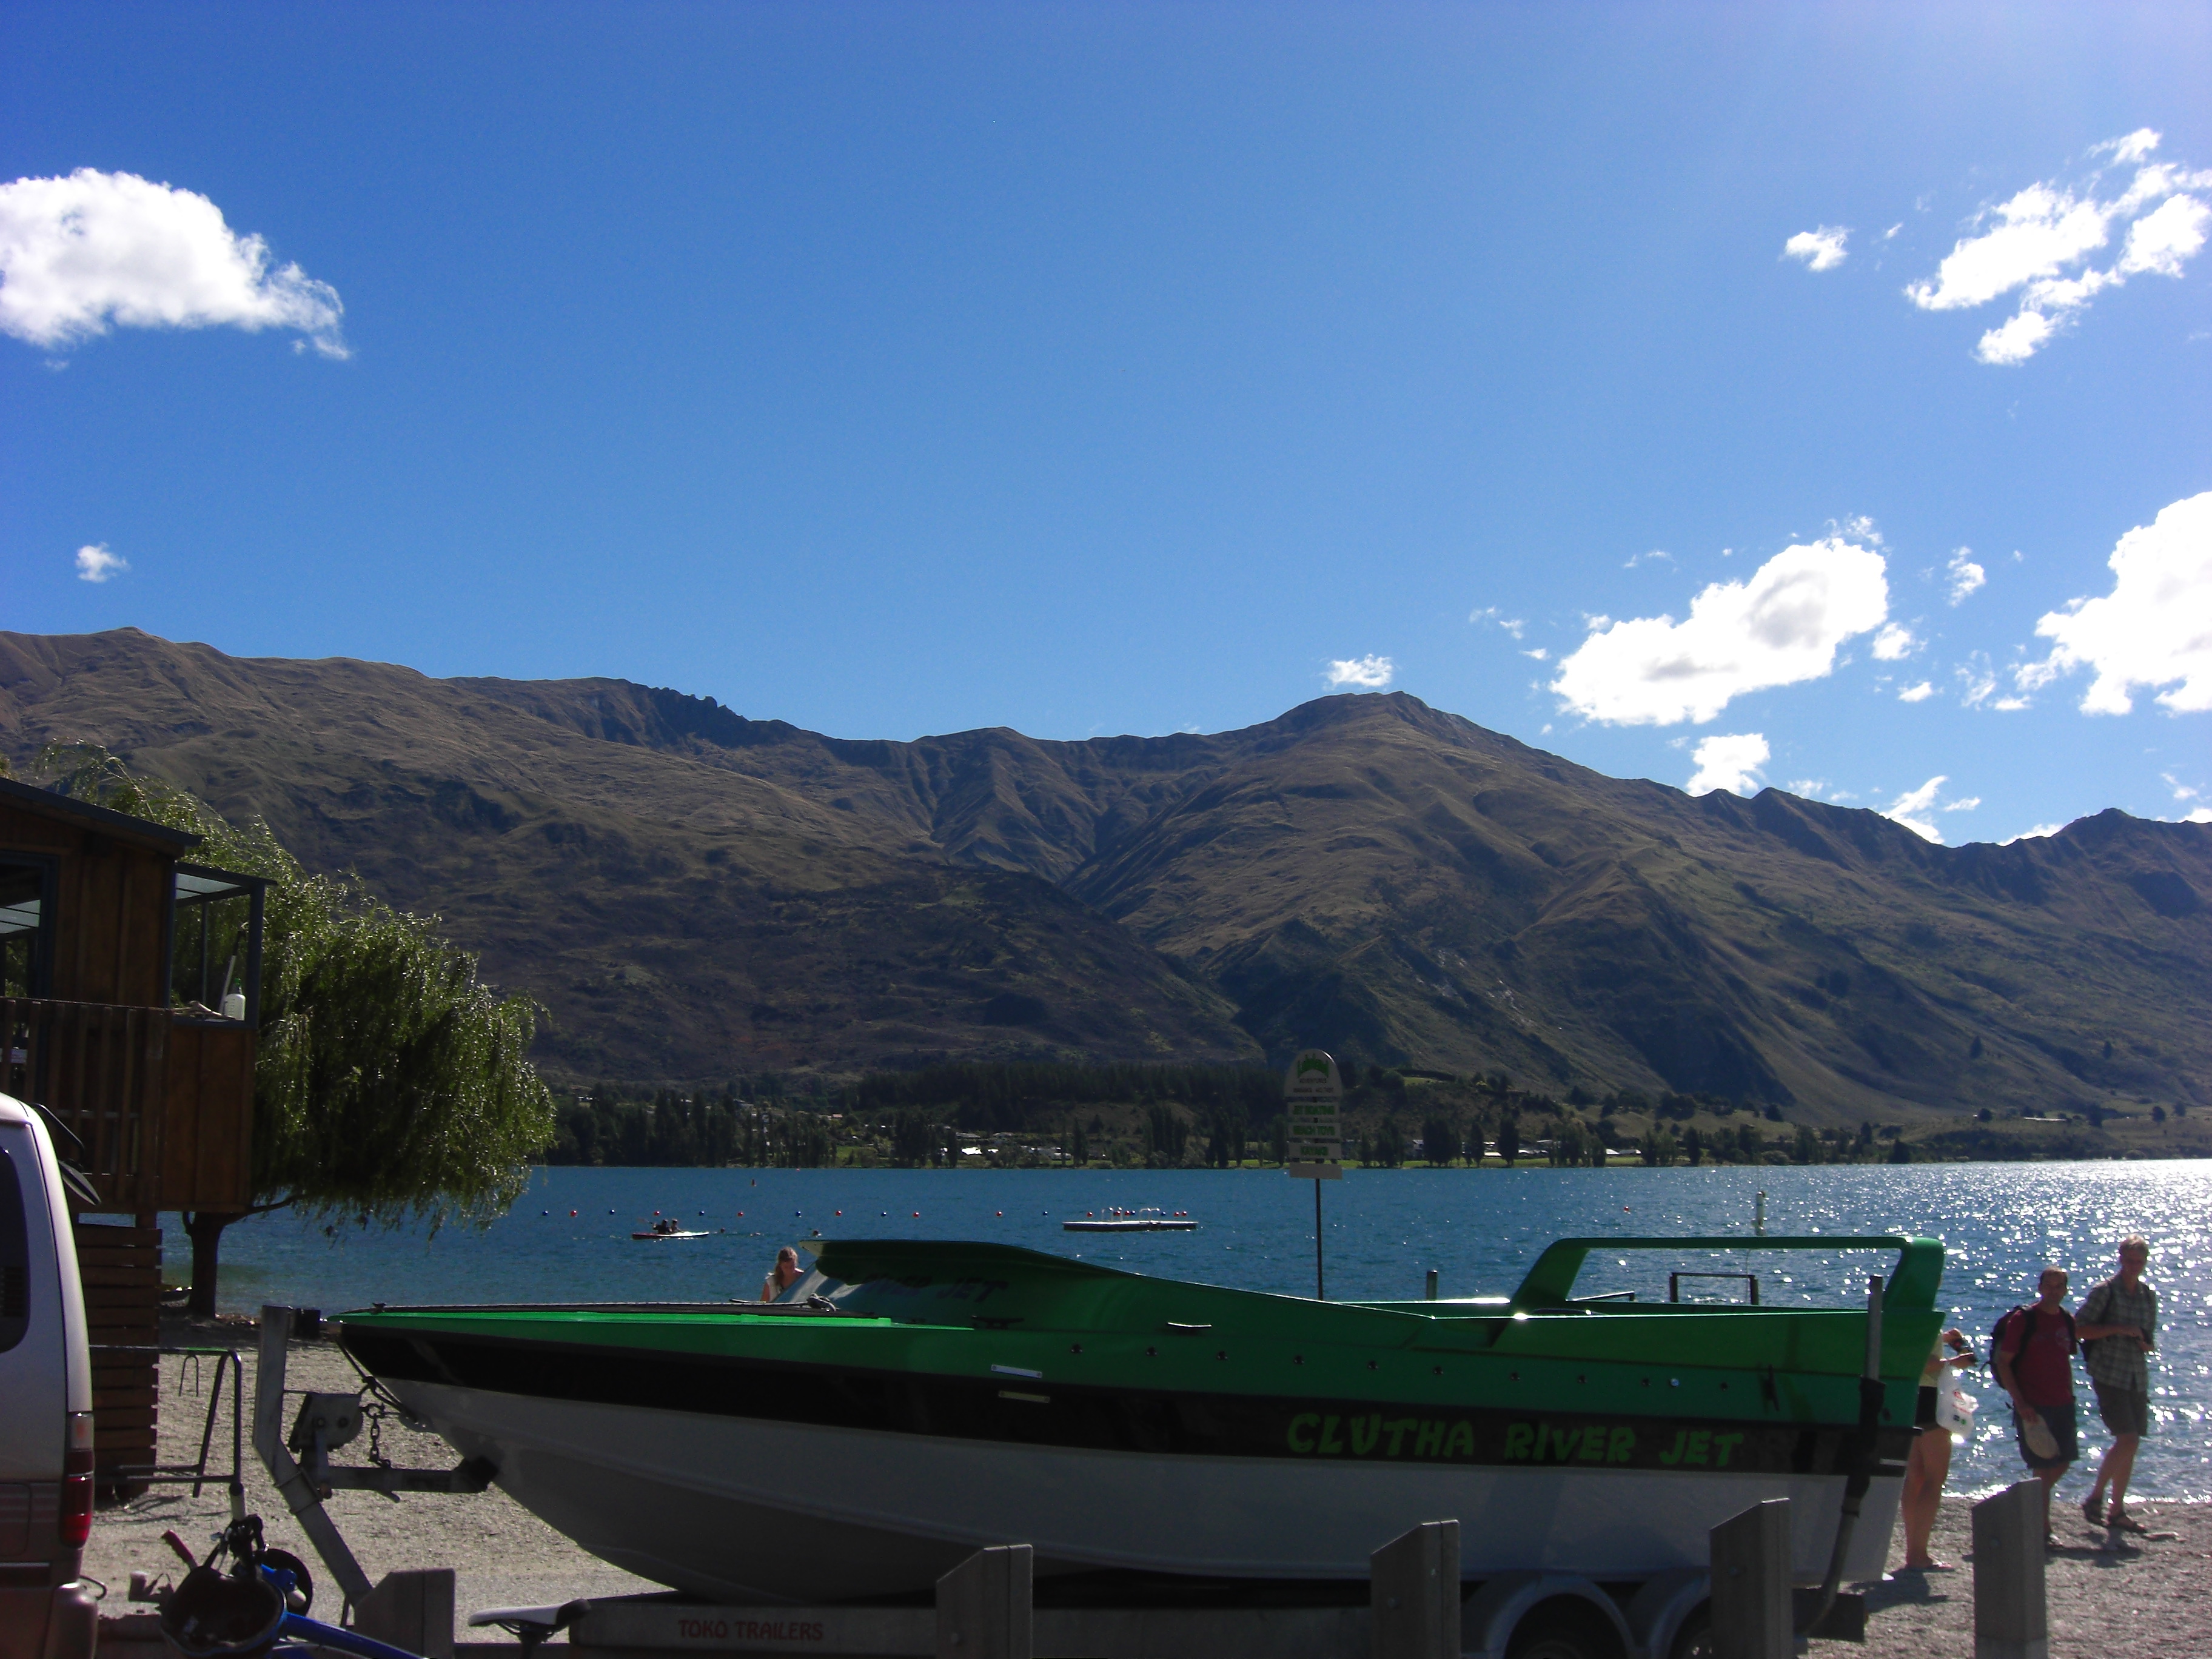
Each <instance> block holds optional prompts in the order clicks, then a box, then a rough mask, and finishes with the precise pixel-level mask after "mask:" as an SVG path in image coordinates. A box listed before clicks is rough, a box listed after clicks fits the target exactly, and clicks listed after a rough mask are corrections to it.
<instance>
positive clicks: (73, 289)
mask: <svg viewBox="0 0 2212 1659" xmlns="http://www.w3.org/2000/svg"><path fill="white" fill-rule="evenodd" d="M344 310H345V307H343V305H342V304H341V303H340V302H339V300H338V295H337V289H334V288H332V287H331V285H330V284H329V283H319V282H317V281H316V280H315V279H314V278H313V277H311V276H308V275H307V272H306V271H304V270H301V269H300V267H299V266H298V265H296V264H288V265H283V266H281V267H279V268H277V269H276V270H270V254H269V245H268V244H267V243H266V242H264V241H263V240H261V238H260V237H258V236H240V235H239V234H236V233H235V232H234V231H233V230H232V229H231V228H230V227H229V226H228V225H227V224H225V223H224V222H223V217H222V210H221V209H219V208H217V207H216V204H214V203H213V202H210V200H208V198H207V197H204V196H200V195H197V194H195V193H194V192H192V191H188V190H175V189H172V188H171V187H170V186H169V185H156V184H153V183H149V181H148V180H146V179H141V178H139V177H137V175H136V174H133V173H100V172H97V171H95V170H94V169H93V168H91V167H80V168H78V169H77V170H76V172H75V173H71V174H70V175H69V176H68V177H67V178H65V179H16V180H15V183H13V184H9V185H0V333H7V334H12V335H14V336H15V337H16V338H17V339H19V340H27V341H29V342H30V343H32V344H33V345H37V346H45V347H48V348H60V347H67V346H70V345H74V344H76V343H77V342H79V341H81V340H85V339H88V338H90V337H92V336H94V335H96V334H105V333H106V331H108V329H109V327H110V326H111V325H119V326H122V327H125V328H206V327H210V326H216V325H221V326H228V327H233V328H243V329H247V330H258V329H264V328H285V329H293V330H296V331H298V332H299V333H301V335H303V336H304V337H306V340H307V341H312V342H313V344H314V347H315V349H317V350H318V351H319V352H321V353H322V354H323V355H324V356H326V357H343V356H345V355H346V347H345V342H344V340H343V337H342V336H341V335H340V333H339V322H340V319H341V318H342V317H343V314H344Z"/></svg>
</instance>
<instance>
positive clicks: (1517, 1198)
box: [165, 1163, 2212, 1498]
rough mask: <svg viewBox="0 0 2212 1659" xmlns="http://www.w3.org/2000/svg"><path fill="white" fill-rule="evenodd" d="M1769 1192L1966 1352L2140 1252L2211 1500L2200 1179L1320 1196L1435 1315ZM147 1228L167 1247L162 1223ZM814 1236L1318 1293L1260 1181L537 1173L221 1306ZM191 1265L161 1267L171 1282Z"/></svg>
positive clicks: (1788, 1224) (579, 1280)
mask: <svg viewBox="0 0 2212 1659" xmlns="http://www.w3.org/2000/svg"><path fill="white" fill-rule="evenodd" d="M1762 1188H1763V1189H1764V1190H1765V1192H1766V1194H1767V1204H1766V1218H1767V1231H1769V1232H1771V1233H1777V1234H1784V1233H1807V1234H1810V1233H1820V1234H1831V1233H1834V1234H1851V1233H1857V1234H1866V1233H1891V1232H1905V1233H1915V1234H1925V1235H1928V1236H1931V1237H1936V1238H1940V1239H1942V1241H1943V1242H1944V1244H1945V1247H1946V1251H1947V1255H1946V1263H1945V1268H1944V1276H1943V1286H1942V1292H1941V1295H1940V1297H1939V1301H1940V1302H1941V1304H1942V1305H1943V1306H1944V1307H1946V1308H1947V1309H1948V1310H1950V1315H1951V1318H1952V1321H1953V1322H1954V1323H1956V1324H1957V1325H1959V1326H1960V1328H1962V1329H1964V1330H1965V1331H1966V1334H1967V1335H1968V1336H1969V1337H1970V1338H1972V1340H1973V1341H1974V1344H1975V1346H1976V1347H1977V1348H1985V1347H1986V1346H1987V1340H1988V1334H1989V1329H1990V1325H1991V1324H1992V1323H1993V1322H1995V1320H1996V1316H1998V1315H1999V1314H2000V1313H2002V1311H2003V1310H2005V1309H2007V1308H2008V1307H2011V1306H2013V1305H2014V1304H2016V1303H2021V1302H2025V1301H2032V1300H2033V1297H2034V1285H2035V1277H2036V1273H2037V1272H2038V1270H2039V1268H2040V1267H2043V1265H2044V1264H2045V1262H2056V1263H2057V1264H2058V1265H2060V1266H2062V1267H2065V1268H2067V1269H2068V1270H2069V1272H2070V1273H2072V1274H2073V1279H2074V1284H2073V1298H2074V1300H2075V1302H2078V1301H2079V1300H2080V1298H2081V1296H2083V1295H2084V1294H2086V1293H2087V1291H2088V1289H2089V1287H2090V1286H2091V1285H2094V1284H2096V1283H2097V1282H2098V1281H2099V1280H2100V1279H2104V1278H2106V1277H2107V1276H2109V1274H2110V1273H2112V1267H2113V1255H2114V1247H2115V1246H2116V1245H2117V1244H2118V1241H2119V1240H2120V1239H2121V1238H2122V1237H2125V1236H2126V1235H2127V1234H2129V1233H2130V1232H2141V1233H2142V1234H2143V1235H2145V1236H2146V1237H2148V1239H2149V1240H2150V1243H2151V1262H2150V1267H2149V1271H2148V1278H2149V1279H2150V1281H2151V1282H2152V1283H2153V1284H2154V1285H2156V1286H2157V1288H2158V1291H2159V1297H2160V1317H2161V1322H2162V1324H2163V1327H2164V1328H2163V1330H2162V1332H2161V1334H2160V1345H2161V1347H2162V1350H2163V1352H2161V1353H2160V1355H2159V1356H2158V1357H2156V1358H2154V1361H2153V1364H2152V1370H2151V1385H2152V1407H2153V1419H2154V1420H2153V1423H2152V1429H2151V1434H2150V1436H2149V1437H2148V1438H2147V1439H2146V1440H2145V1441H2144V1443H2143V1449H2142V1458H2141V1461H2140V1462H2139V1463H2138V1465H2137V1468H2136V1478H2135V1487H2136V1491H2137V1492H2140V1493H2141V1494H2142V1495H2143V1496H2145V1497H2164V1498H2184V1497H2187V1498H2206V1497H2208V1496H2212V1425H2208V1422H2207V1413H2206V1405H2207V1401H2208V1396H2212V1375H2208V1373H2212V1337H2208V1334H2207V1332H2208V1325H2212V1166H2208V1165H2205V1164H2194V1163H2190V1164H2119V1163H2094V1164H1917V1165H1911V1166H1905V1167H1900V1166H1893V1165H1850V1166H1841V1167H1826V1168H1822V1167H1814V1168H1802V1169H1801V1168H1796V1167H1789V1168H1777V1167H1765V1168H1733V1167H1731V1168H1723V1169H1711V1168H1708V1169H1699V1170H1688V1169H1675V1170H1550V1169H1531V1170H1517V1171H1511V1172H1508V1171H1506V1170H1480V1171H1478V1170H1351V1171H1348V1172H1347V1174H1346V1179H1345V1180H1343V1181H1342V1182H1330V1183H1328V1185H1327V1187H1326V1189H1325V1191H1324V1193H1323V1197H1322V1203H1323V1206H1324V1215H1325V1232H1326V1238H1325V1249H1326V1265H1327V1271H1328V1292H1329V1295H1330V1297H1332V1298H1352V1297H1370V1298H1378V1299H1379V1298H1398V1299H1409V1298H1415V1297H1419V1296H1420V1295H1421V1293H1422V1285H1423V1275H1424V1273H1425V1272H1426V1270H1427V1269H1429V1268H1431V1267H1434V1268H1436V1269H1437V1271H1438V1273H1439V1274H1440V1277H1441V1293H1442V1294H1443V1295H1445V1296H1448V1297H1449V1296H1475V1295H1503V1294H1504V1293H1505V1292H1507V1291H1510V1290H1511V1289H1512V1288H1513V1287H1514V1285H1516V1284H1517V1283H1518V1282H1519V1280H1520V1278H1521V1275H1522V1273H1525V1272H1526V1271H1527V1269H1528V1266H1529V1264H1530V1263H1532V1262H1533V1261H1534V1260H1535V1258H1536V1255H1537V1254H1538V1253H1539V1252H1540V1251H1541V1249H1543V1247H1544V1246H1545V1245H1546V1244H1547V1243H1550V1242H1551V1241H1552V1240H1553V1239H1554V1238H1559V1237H1571V1236H1575V1237H1579V1236H1590V1237H1679V1236H1682V1235H1699V1234H1726V1235H1735V1234H1748V1233H1749V1232H1750V1231H1751V1223H1752V1214H1753V1195H1754V1194H1755V1193H1756V1192H1758V1191H1759V1190H1760V1189H1762ZM1152 1205H1157V1206H1160V1207H1161V1208H1163V1209H1166V1210H1170V1211H1176V1210H1184V1211H1188V1212H1190V1214H1191V1215H1192V1216H1194V1218H1197V1219H1198V1221H1199V1222H1200V1227H1199V1229H1198V1231H1195V1232H1189V1233H1152V1234H1139V1235H1121V1236H1101V1235H1097V1234H1091V1235H1085V1234H1079V1233H1066V1232H1063V1231H1061V1229H1060V1223H1061V1222H1062V1221H1063V1220H1064V1219H1066V1218H1068V1217H1069V1216H1071V1215H1075V1216H1080V1215H1081V1214H1082V1213H1083V1212H1085V1211H1086V1210H1091V1211H1103V1210H1105V1209H1106V1208H1108V1207H1109V1206H1125V1207H1130V1208H1136V1207H1142V1206H1152ZM572 1209H573V1210H575V1211H577V1212H578V1214H577V1215H576V1217H575V1218H574V1219H572V1218H570V1217H569V1214H568V1212H569V1211H570V1210H572ZM839 1210H842V1211H843V1212H844V1213H843V1215H842V1216H839V1215H837V1214H836V1211H839ZM656 1211H659V1212H666V1213H667V1214H669V1215H671V1216H673V1217H675V1218H678V1220H680V1221H682V1222H683V1223H684V1225H686V1226H687V1227H692V1228H700V1229H726V1231H718V1232H716V1233H715V1234H714V1236H713V1237H707V1238H702V1239H693V1240H680V1241H671V1242H666V1243H634V1242H633V1241H632V1240H631V1238H630V1237H629V1235H630V1232H631V1231H632V1230H633V1229H634V1228H638V1227H643V1226H647V1225H650V1223H651V1221H652V1219H653V1214H654V1212H656ZM740 1211H743V1212H744V1216H743V1218H740V1217H739V1215H738V1212H740ZM916 1211H919V1212H921V1214H920V1215H919V1216H918V1217H917V1216H916V1215H915V1213H914V1212H916ZM702 1212H703V1213H702ZM885 1212H888V1214H886V1213H885ZM1001 1212H1003V1213H1001ZM165 1225H167V1226H168V1227H169V1229H170V1230H171V1233H170V1236H171V1237H172V1238H174V1239H178V1240H179V1242H181V1229H180V1228H179V1227H178V1225H177V1218H175V1217H173V1216H172V1217H169V1218H166V1220H165ZM817 1230H818V1231H820V1232H821V1233H822V1234H823V1236H825V1237H914V1238H975V1239H988V1240H992V1241H994V1242H998V1243H1009V1244H1021V1245H1026V1246H1028V1247H1030V1248H1031V1249H1042V1250H1049V1251H1054V1252H1056V1253H1059V1254H1063V1255H1079V1256H1081V1257H1083V1258H1084V1259H1085V1260H1087V1261H1097V1262H1102V1263H1104V1264H1106V1265H1108V1266H1111V1267H1121V1268H1126V1269H1128V1270H1130V1271H1133V1272H1138V1273H1158V1274H1163V1275H1165V1276H1168V1277H1172V1278H1182V1279H1199V1280H1204V1281H1206V1282H1209V1283H1212V1284H1219V1285H1237V1286H1241V1287H1243V1288H1246V1289H1250V1290H1261V1291H1277V1292H1282V1293H1287V1294H1290V1295H1296V1296H1310V1295H1312V1294H1313V1289H1314V1279H1313V1272H1314V1264H1313V1194H1312V1189H1311V1188H1310V1187H1308V1186H1307V1185H1306V1184H1305V1183H1304V1182H1292V1181H1290V1180H1287V1179H1285V1177H1284V1176H1282V1175H1281V1174H1280V1173H1279V1171H1276V1170H1243V1171H1239V1172H1235V1173H1230V1172H1223V1171H1213V1170H1154V1171H1146V1170H1081V1171H1074V1170H1006V1171H981V1170H640V1169H622V1170H586V1169H551V1170H538V1171H536V1172H534V1173H533V1175H532V1181H531V1185H530V1190H529V1192H528V1193H527V1194H526V1195H525V1196H524V1197H523V1199H522V1200H520V1202H518V1203H517V1204H516V1205H515V1206H514V1209H513V1212H511V1213H509V1214H508V1215H507V1217H505V1218H502V1219H501V1220H500V1221H498V1222H496V1223H495V1224H494V1225H492V1226H491V1227H490V1228H489V1229H488V1230H486V1231H483V1232H480V1233H479V1232H476V1231H468V1230H455V1229H447V1231H443V1232H441V1233H440V1234H438V1235H437V1236H436V1237H435V1238H428V1237H425V1236H424V1235H423V1233H422V1231H419V1230H401V1231H395V1232H389V1233H386V1232H377V1231H368V1232H363V1231H358V1230H356V1229H353V1228H350V1227H348V1226H345V1225H340V1226H339V1227H338V1228H337V1236H336V1237H335V1238H329V1237H325V1233H324V1231H323V1228H322V1226H321V1225H319V1224H316V1223H311V1222H309V1221H307V1220H306V1219H304V1218H299V1217H295V1216H292V1215H289V1214H285V1213H282V1212H280V1213H278V1214H275V1215H270V1216H265V1217H262V1218H258V1219H257V1220H254V1221H251V1222H247V1223H244V1224H241V1225H238V1226H236V1227H234V1228H232V1229H231V1230H230V1231H229V1232H228V1234H227V1235H226V1237H225V1239H224V1244H223V1275H222V1305H223V1307H224V1309H225V1310H226V1311H235V1312H252V1311H253V1310H255V1309H257V1308H258V1306H259V1305H260V1304H262V1303H263V1302H269V1301H273V1302H285V1303H290V1304H295V1305H299V1306H308V1307H320V1308H322V1309H324V1310H327V1311H336V1310H340V1309H343V1308H348V1307H360V1306H364V1305H366V1304H368V1303H370V1302H373V1301H382V1302H390V1303H440V1302H541V1301H600V1300H662V1301H667V1300H708V1301H720V1300H723V1299H726V1298H727V1297H732V1296H738V1297H750V1296H753V1295H757V1293H758V1290H759V1285H760V1281H761V1279H762V1277H763V1275H764V1274H765V1273H766V1272H767V1271H768V1268H769V1264H770V1262H771V1261H773V1259H774V1256H775V1246H776V1245H778V1244H781V1243H787V1242H789V1241H791V1240H793V1239H799V1238H805V1237H807V1236H809V1235H810V1234H811V1233H813V1232H815V1231H817ZM186 1256H187V1253H186V1252H185V1251H182V1250H175V1249H173V1250H172V1251H171V1252H170V1260H171V1261H172V1262H173V1264H175V1265H173V1267H172V1269H171V1271H172V1274H173V1275H174V1274H175V1273H178V1272H179V1271H181V1264H182V1263H183V1261H185V1259H186ZM1888 1260H1889V1258H1886V1257H1882V1256H1879V1255H1863V1254H1851V1253H1844V1252H1838V1253H1837V1254H1836V1255H1828V1254H1826V1253H1825V1252H1815V1253H1813V1254H1810V1255H1791V1256H1790V1257H1788V1258H1787V1259H1786V1260H1784V1261H1775V1260H1770V1261H1765V1262H1759V1263H1747V1262H1746V1261H1743V1260H1742V1259H1741V1258H1738V1259H1736V1260H1734V1261H1728V1262H1726V1263H1720V1262H1717V1261H1692V1260H1689V1259H1686V1257H1684V1256H1679V1255H1673V1256H1670V1255H1665V1254H1653V1255H1644V1254H1642V1253H1627V1254H1620V1255H1611V1254H1606V1253H1602V1252H1593V1254H1592V1256H1591V1259H1590V1262H1589V1266H1588V1267H1587V1268H1586V1269H1585V1271H1584V1275H1583V1281H1582V1282H1581V1284H1580V1285H1578V1287H1577V1290H1578V1292H1581V1293H1588V1292H1595V1291H1607V1290H1634V1291H1637V1293H1638V1296H1639V1297H1643V1298H1647V1299H1650V1298H1663V1297H1665V1296H1666V1294H1667V1273H1668V1268H1669V1267H1710V1266H1726V1267H1732V1268H1737V1269H1743V1268H1746V1267H1750V1268H1752V1269H1753V1270H1755V1271H1757V1272H1758V1273H1759V1279H1760V1297H1761V1300H1762V1301H1765V1302H1769V1303H1788V1302H1796V1303H1804V1304H1815V1305H1818V1304H1826V1305H1838V1304H1846V1303H1848V1304H1852V1305H1863V1302H1864V1297H1865V1286H1866V1281H1865V1277H1864V1276H1865V1275H1866V1274H1867V1273H1886V1272H1887V1271H1888ZM1685 1294H1686V1295H1692V1294H1694V1295H1695V1296H1696V1297H1698V1298H1699V1299H1703V1298H1705V1297H1714V1298H1718V1297H1725V1296H1730V1295H1741V1286H1738V1285H1729V1283H1728V1282H1727V1281H1725V1280H1712V1281H1704V1282H1702V1283H1700V1284H1699V1285H1698V1286H1697V1287H1696V1289H1695V1291H1694V1292H1692V1291H1689V1290H1686V1291H1685ZM1966 1387H1967V1390H1968V1392H1970V1393H1972V1394H1973V1395H1977V1396H1978V1398H1979V1400H1980V1401H1981V1410H1980V1413H1979V1414H1978V1416H1977V1418H1976V1419H1975V1425H1974V1431H1973V1439H1972V1444H1971V1445H1967V1446H1961V1447H1960V1449H1959V1452H1958V1455H1957V1457H1956V1458H1955V1460H1954V1463H1953V1466H1952V1467H1953V1473H1952V1481H1951V1489H1952V1490H1953V1491H1954V1492H1972V1491H1984V1490H1990V1489H1993V1488H1995V1487H1996V1486H2001V1485H2002V1484H2004V1483H2005V1482H2007V1481H2008V1480H2015V1479H2017V1478H2018V1476H2019V1474H2020V1472H2021V1469H2020V1463H2019V1460H2018V1456H2017V1454H2016V1452H2015V1449H2014V1448H2013V1446H2012V1443H2011V1428H2010V1417H2009V1413H2008V1411H2007V1410H2006V1409H2005V1405H2004V1401H2003V1398H2002V1395H2001V1394H2000V1393H1999V1391H1998V1389H1996V1384H1995V1383H1994V1381H1993V1380H1992V1379H1990V1377H1989V1376H1988V1374H1987V1371H1986V1369H1984V1370H1983V1371H1981V1372H1980V1373H1978V1374H1972V1375H1971V1376H1970V1377H1969V1380H1968V1382H1967V1383H1966ZM2080 1394H2081V1420H2082V1425H2083V1436H2082V1438H2083V1451H2084V1459H2085V1461H2084V1462H2082V1463H2080V1464H2077V1465H2075V1477H2073V1478H2072V1479H2071V1480H2069V1490H2070V1489H2071V1486H2073V1485H2074V1484H2076V1483H2078V1481H2079V1480H2080V1478H2081V1476H2082V1475H2083V1474H2085V1472H2086V1471H2087V1470H2088V1469H2089V1468H2092V1467H2093V1458H2094V1457H2095V1456H2096V1455H2098V1454H2099V1453H2100V1452H2101V1450H2102V1449H2103V1447H2104V1445H2105V1443H2106V1437H2105V1434H2104V1431H2103V1428H2102V1425H2100V1424H2098V1423H2097V1421H2096V1413H2095V1409H2094V1406H2093V1402H2092V1401H2091V1399H2090V1395H2089V1391H2088V1388H2087V1380H2086V1377H2085V1378H2084V1379H2083V1380H2082V1382H2081V1389H2080Z"/></svg>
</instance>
